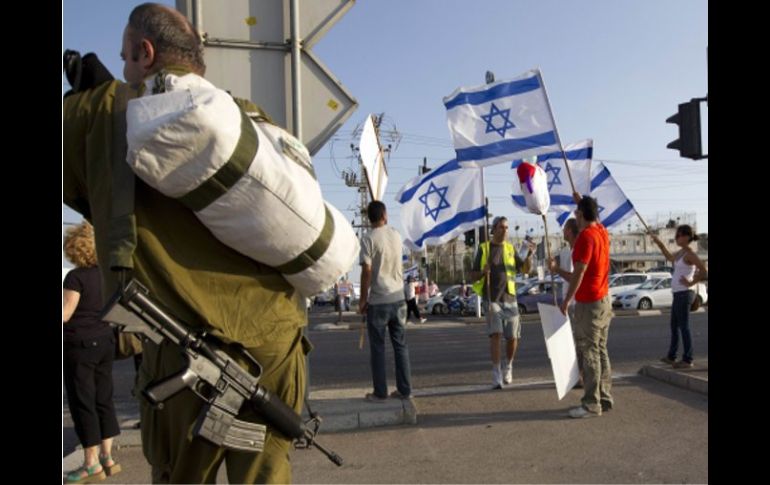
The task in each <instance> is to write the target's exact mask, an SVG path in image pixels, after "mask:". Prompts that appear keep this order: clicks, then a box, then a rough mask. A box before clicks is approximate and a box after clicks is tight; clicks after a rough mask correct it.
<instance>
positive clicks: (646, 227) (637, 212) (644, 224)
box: [634, 207, 651, 232]
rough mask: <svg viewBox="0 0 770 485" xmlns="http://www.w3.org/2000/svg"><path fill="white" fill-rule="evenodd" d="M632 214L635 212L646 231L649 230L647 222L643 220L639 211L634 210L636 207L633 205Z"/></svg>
mask: <svg viewBox="0 0 770 485" xmlns="http://www.w3.org/2000/svg"><path fill="white" fill-rule="evenodd" d="M634 214H636V217H638V218H639V220H640V221H641V223H642V225H643V226H644V228H645V229H647V232H651V231H650V226H648V225H647V223H646V222H644V219H642V215H641V214H639V211H637V210H636V207H634Z"/></svg>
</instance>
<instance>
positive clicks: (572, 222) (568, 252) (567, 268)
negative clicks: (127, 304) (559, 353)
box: [549, 217, 583, 387]
mask: <svg viewBox="0 0 770 485" xmlns="http://www.w3.org/2000/svg"><path fill="white" fill-rule="evenodd" d="M579 232H580V230H579V229H578V225H577V220H576V219H575V218H574V217H572V218H569V219H567V221H566V222H565V223H564V227H563V228H562V234H563V235H564V240H565V241H567V244H569V247H568V248H564V249H562V250H561V251H559V264H558V265H557V264H556V261H554V260H553V259H551V261H550V262H549V269H550V270H551V272H553V273H557V274H558V275H559V276H561V277H562V279H564V282H563V283H562V284H561V299H562V301H564V298H565V297H566V296H567V291H569V282H570V281H571V280H572V271H574V269H575V268H574V266H572V247H573V246H574V245H575V240H576V239H577V236H578V233H579ZM569 308H570V311H569V314H570V319H572V316H573V312H574V309H575V302H574V300H573V301H572V302H571V303H570V307H569ZM573 337H574V328H573ZM575 351H576V352H577V362H578V369H579V370H580V381H579V383H578V385H577V386H576V387H582V386H583V359H582V358H581V355H580V350H579V349H578V348H577V346H575Z"/></svg>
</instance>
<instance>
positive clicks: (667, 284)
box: [612, 276, 708, 310]
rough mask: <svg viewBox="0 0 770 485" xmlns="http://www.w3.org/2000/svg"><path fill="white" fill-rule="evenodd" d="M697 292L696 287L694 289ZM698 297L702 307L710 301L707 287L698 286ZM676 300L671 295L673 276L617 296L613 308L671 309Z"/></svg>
mask: <svg viewBox="0 0 770 485" xmlns="http://www.w3.org/2000/svg"><path fill="white" fill-rule="evenodd" d="M692 289H693V291H695V287H693V288H692ZM697 292H698V293H697V296H696V298H699V299H700V302H701V305H702V304H704V303H706V302H707V301H708V292H707V289H706V285H704V284H703V283H698V284H697ZM673 300H674V296H673V294H672V293H671V276H666V277H664V278H653V279H651V280H649V281H646V282H645V283H642V284H641V285H640V286H638V287H637V288H634V289H633V290H627V291H624V292H621V293H618V294H617V295H615V299H614V300H613V302H612V307H613V308H623V309H639V310H649V309H650V308H660V307H670V306H671V303H672V302H673Z"/></svg>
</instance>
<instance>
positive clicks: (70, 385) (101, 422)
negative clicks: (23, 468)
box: [62, 221, 120, 483]
mask: <svg viewBox="0 0 770 485" xmlns="http://www.w3.org/2000/svg"><path fill="white" fill-rule="evenodd" d="M64 254H65V256H66V257H67V259H68V260H69V261H70V262H71V263H72V264H74V265H75V269H73V270H71V271H70V272H69V273H67V276H66V277H65V278H64V284H63V287H64V291H63V298H62V322H63V325H64V387H65V389H66V390H67V401H68V402H69V408H70V413H71V414H72V420H73V421H74V423H75V432H76V433H77V435H78V439H80V443H81V444H82V445H83V452H84V454H85V460H84V464H83V466H82V467H80V468H78V469H77V470H75V471H73V472H72V473H70V474H68V475H67V478H66V481H65V483H84V482H85V481H87V480H92V479H104V478H105V477H106V476H107V475H112V474H115V473H117V472H119V471H120V465H118V464H117V463H115V461H114V460H113V459H112V456H111V451H112V439H113V437H115V436H117V435H118V434H120V427H119V426H118V419H117V417H116V416H115V406H114V404H113V402H112V361H113V359H114V354H115V337H114V334H113V332H112V328H111V327H110V326H109V325H108V324H107V323H106V322H104V321H102V320H100V319H99V314H100V312H101V310H102V307H103V305H102V283H101V276H100V275H99V268H98V267H97V266H96V264H97V263H96V249H95V247H94V230H93V227H92V226H91V224H89V223H88V222H85V221H84V222H83V223H82V224H80V225H79V226H75V227H72V228H70V229H68V230H67V235H66V236H65V238H64Z"/></svg>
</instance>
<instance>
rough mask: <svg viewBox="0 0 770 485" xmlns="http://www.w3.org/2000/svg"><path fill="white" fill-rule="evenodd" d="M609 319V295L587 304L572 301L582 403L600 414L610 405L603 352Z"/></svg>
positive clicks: (607, 359) (609, 372)
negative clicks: (580, 362) (581, 381)
mask: <svg viewBox="0 0 770 485" xmlns="http://www.w3.org/2000/svg"><path fill="white" fill-rule="evenodd" d="M611 319H612V304H611V303H610V295H606V296H605V297H604V298H602V299H601V300H597V301H594V302H591V303H580V302H577V303H575V328H574V333H575V343H576V344H577V350H578V354H579V355H580V354H582V360H583V387H584V389H585V392H584V394H583V399H582V404H583V406H584V407H585V408H586V409H588V410H589V411H591V412H593V413H598V414H601V412H602V406H604V407H612V405H613V401H612V394H610V390H611V388H612V369H611V367H610V356H609V354H608V353H607V335H608V333H609V329H610V320H611Z"/></svg>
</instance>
